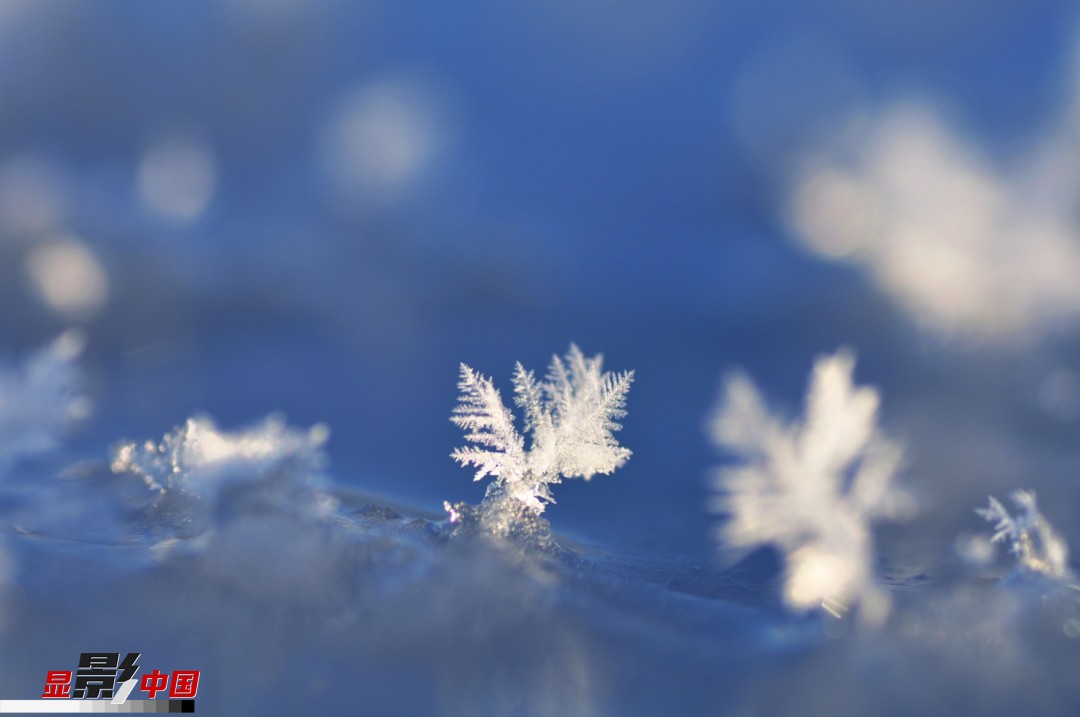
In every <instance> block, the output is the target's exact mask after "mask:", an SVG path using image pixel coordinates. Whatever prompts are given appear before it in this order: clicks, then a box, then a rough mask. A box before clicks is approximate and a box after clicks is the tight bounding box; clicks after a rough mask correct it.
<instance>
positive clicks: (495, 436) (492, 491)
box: [450, 344, 634, 515]
mask: <svg viewBox="0 0 1080 717" xmlns="http://www.w3.org/2000/svg"><path fill="white" fill-rule="evenodd" d="M602 361H603V357H602V356H600V355H597V356H594V357H593V358H586V357H585V356H584V355H583V354H582V353H581V350H580V349H579V348H578V347H577V346H575V345H573V344H571V345H570V350H569V352H568V353H567V354H566V357H565V358H560V357H558V356H554V357H552V359H551V365H550V366H549V368H548V373H547V376H546V377H545V379H544V380H543V381H537V380H536V377H535V376H534V375H533V372H532V371H526V370H525V368H524V367H523V366H522V365H521V364H520V363H518V364H517V366H516V367H515V369H514V394H515V395H514V403H515V404H516V405H517V406H518V407H520V408H521V409H522V411H523V412H524V414H525V424H524V425H525V431H526V432H528V433H529V434H530V441H529V447H528V449H526V447H525V439H524V437H523V436H522V434H521V433H519V432H518V430H517V428H516V427H515V425H514V415H513V414H512V413H511V412H510V410H509V409H508V408H507V407H506V406H505V405H504V404H503V401H502V397H501V396H500V395H499V391H498V389H496V388H495V386H494V384H493V383H492V381H491V379H490V378H486V377H485V376H483V375H481V374H479V373H477V372H476V371H474V370H473V369H471V368H469V367H468V366H466V365H465V364H462V365H461V380H460V382H459V383H458V388H459V389H460V390H461V398H460V404H459V405H458V406H457V408H455V409H454V415H453V417H452V418H451V419H450V420H451V421H453V422H454V423H455V424H456V425H457V426H459V427H461V428H462V429H464V430H465V432H466V433H465V438H466V440H468V441H469V442H470V443H472V444H473V445H471V446H466V447H463V448H459V449H457V450H456V451H454V452H453V453H452V454H451V457H452V458H453V459H454V460H456V461H457V462H458V463H460V464H461V465H463V466H474V467H475V468H476V469H477V471H476V478H475V480H480V479H481V478H484V477H485V476H489V475H490V476H493V477H494V478H495V482H494V483H492V484H491V485H490V486H489V487H488V492H487V498H495V497H498V496H507V497H509V498H513V499H515V500H516V501H518V502H520V503H521V504H522V505H523V506H524V507H526V508H527V509H528V510H529V512H531V513H532V514H533V515H539V514H540V513H542V512H543V510H544V507H545V503H554V502H555V501H554V498H552V495H551V488H550V486H551V485H552V484H553V483H559V482H560V481H561V479H562V478H577V477H580V478H584V479H585V480H589V479H590V478H592V477H593V475H595V474H597V473H601V474H604V475H607V474H609V473H611V472H612V471H614V470H615V469H616V468H618V467H619V466H621V465H622V464H623V463H625V462H626V460H627V459H628V458H629V457H630V451H629V450H628V449H626V448H623V447H622V446H620V445H619V444H618V442H617V441H616V440H615V437H614V436H613V435H612V434H613V433H614V432H615V431H617V430H619V429H620V428H622V426H621V425H620V424H619V423H618V419H620V418H622V417H623V416H625V415H626V411H625V408H624V407H625V405H626V393H627V391H629V389H630V384H631V382H632V381H633V379H634V372H633V371H625V372H623V373H612V372H603V373H602V372H601V370H600V367H601V363H602ZM487 498H485V500H487Z"/></svg>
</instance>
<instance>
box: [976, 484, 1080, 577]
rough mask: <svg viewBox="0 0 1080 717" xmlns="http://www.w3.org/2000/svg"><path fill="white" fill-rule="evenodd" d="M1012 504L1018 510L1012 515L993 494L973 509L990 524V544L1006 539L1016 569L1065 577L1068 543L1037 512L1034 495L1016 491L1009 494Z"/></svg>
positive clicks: (1066, 575)
mask: <svg viewBox="0 0 1080 717" xmlns="http://www.w3.org/2000/svg"><path fill="white" fill-rule="evenodd" d="M1012 499H1013V503H1015V504H1016V507H1017V508H1019V509H1020V512H1019V513H1018V514H1017V515H1016V517H1013V516H1011V515H1009V511H1007V510H1006V509H1005V506H1003V505H1002V504H1001V502H1000V501H998V500H997V499H996V498H994V497H993V496H990V505H989V506H988V507H986V508H976V509H975V512H976V513H978V514H979V515H980V516H982V517H983V518H985V519H986V520H987V521H989V522H991V523H994V535H993V537H992V538H991V539H990V540H991V542H994V543H1002V542H1005V541H1008V542H1009V545H1010V547H1009V552H1011V553H1012V554H1013V555H1015V556H1016V560H1017V563H1018V567H1019V568H1020V570H1023V571H1028V572H1032V573H1041V574H1043V575H1048V576H1050V577H1054V578H1068V577H1070V575H1071V573H1070V571H1069V565H1068V563H1069V546H1068V545H1066V544H1065V541H1064V540H1062V539H1061V537H1060V536H1058V534H1057V533H1055V532H1054V529H1053V528H1052V527H1050V523H1049V521H1047V520H1046V518H1045V517H1043V515H1042V514H1041V513H1039V507H1038V504H1037V503H1036V502H1035V494H1034V493H1032V492H1031V491H1026V490H1019V491H1016V492H1015V493H1013V494H1012Z"/></svg>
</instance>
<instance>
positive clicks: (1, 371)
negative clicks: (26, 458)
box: [0, 331, 90, 463]
mask: <svg viewBox="0 0 1080 717" xmlns="http://www.w3.org/2000/svg"><path fill="white" fill-rule="evenodd" d="M83 344H84V339H83V337H82V335H81V334H79V333H78V332H76V331H68V332H66V333H63V334H61V335H60V336H59V337H57V338H56V339H55V340H54V341H53V342H52V343H50V344H49V345H48V346H45V347H44V348H42V349H39V350H38V351H36V352H35V353H33V354H31V355H30V356H29V357H27V358H26V360H25V361H24V362H23V364H22V366H21V367H14V366H13V367H4V366H0V463H4V462H8V461H12V460H15V459H16V458H18V457H19V456H23V455H31V454H34V453H41V452H43V451H47V450H50V449H51V448H53V447H54V446H55V445H56V444H57V443H58V441H59V436H60V434H61V433H62V432H63V430H64V429H65V428H66V427H67V426H68V425H69V424H70V423H72V422H74V421H76V420H78V419H80V418H83V417H85V416H86V414H87V413H89V410H90V403H89V400H88V399H87V398H86V397H85V396H84V395H82V393H81V391H80V388H79V383H80V380H81V372H80V370H79V365H78V358H79V355H80V354H81V353H82V350H83Z"/></svg>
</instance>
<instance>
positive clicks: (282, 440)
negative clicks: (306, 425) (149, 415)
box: [112, 415, 329, 537]
mask: <svg viewBox="0 0 1080 717" xmlns="http://www.w3.org/2000/svg"><path fill="white" fill-rule="evenodd" d="M328 437H329V429H327V427H326V426H325V425H323V424H317V425H315V426H313V427H312V428H310V429H308V430H307V431H302V430H296V429H292V428H289V427H288V426H286V424H285V422H284V420H283V419H282V418H281V417H280V416H277V415H271V416H268V417H267V418H266V419H264V420H263V421H262V423H260V424H258V425H256V426H254V427H253V428H251V429H248V430H246V431H242V432H237V433H225V432H224V431H219V430H218V429H217V427H216V426H215V425H214V422H213V421H212V420H210V419H209V418H205V417H202V418H189V419H188V420H187V422H186V423H185V424H184V425H183V426H179V427H177V428H176V429H175V430H174V431H172V432H171V433H169V434H167V435H166V436H165V438H164V439H163V440H162V441H161V443H155V442H154V441H146V442H145V443H144V444H142V445H141V446H140V445H138V444H136V443H133V442H126V443H122V444H120V445H118V446H117V447H116V448H115V449H114V450H113V456H112V470H113V472H114V473H117V474H129V475H134V476H137V477H139V478H141V479H142V480H143V482H144V483H145V484H146V486H147V487H148V488H149V489H150V492H151V494H152V496H153V497H152V499H151V501H150V503H149V505H148V510H149V511H150V512H151V514H152V515H153V517H154V519H155V521H156V522H157V523H159V524H160V526H163V527H166V528H168V527H172V528H174V529H176V530H177V531H179V532H180V537H191V536H193V535H197V534H199V533H201V532H204V531H206V530H207V529H209V528H210V527H211V526H212V525H213V520H214V519H215V515H214V512H215V511H222V510H228V509H238V510H247V509H250V508H251V507H253V506H255V505H258V504H259V503H260V501H261V502H262V503H265V502H267V501H269V502H272V503H274V504H275V505H278V506H281V507H288V508H290V509H292V510H294V511H296V510H299V511H300V512H304V511H306V510H307V509H313V510H316V511H323V510H324V509H326V508H328V507H329V506H327V505H325V504H324V503H325V500H324V499H323V497H322V496H321V495H320V494H319V493H317V492H316V491H313V490H312V489H311V488H310V487H309V486H308V485H307V483H308V481H309V479H310V478H312V477H313V476H317V475H318V473H319V471H320V469H321V468H322V466H323V465H324V464H325V462H326V457H325V453H324V452H323V446H324V444H325V443H326V440H327V438H328ZM252 487H257V490H254V491H252V490H250V488H252ZM226 496H227V498H226Z"/></svg>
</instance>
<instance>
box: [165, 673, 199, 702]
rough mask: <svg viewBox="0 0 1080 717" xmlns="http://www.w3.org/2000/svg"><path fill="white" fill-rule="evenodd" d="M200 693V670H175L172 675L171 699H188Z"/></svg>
mask: <svg viewBox="0 0 1080 717" xmlns="http://www.w3.org/2000/svg"><path fill="white" fill-rule="evenodd" d="M198 691H199V671H198V670H174V671H173V673H172V688H171V689H169V697H170V698H174V697H181V698H188V697H194V696H195V693H196V692H198Z"/></svg>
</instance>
